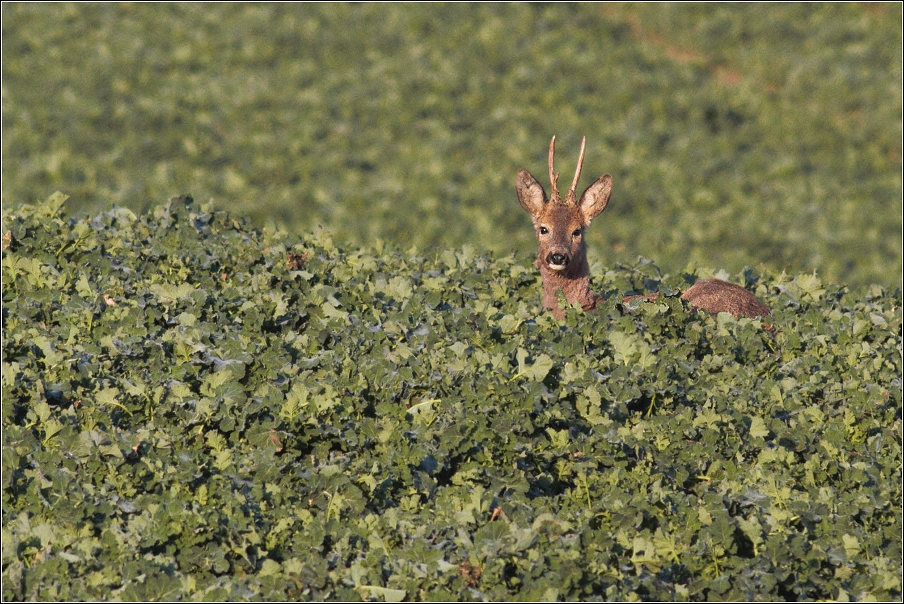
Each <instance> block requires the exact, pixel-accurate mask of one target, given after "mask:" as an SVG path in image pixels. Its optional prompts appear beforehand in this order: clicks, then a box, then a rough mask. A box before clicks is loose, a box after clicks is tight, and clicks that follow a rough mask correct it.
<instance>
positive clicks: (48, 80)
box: [0, 2, 904, 287]
mask: <svg viewBox="0 0 904 604" xmlns="http://www.w3.org/2000/svg"><path fill="white" fill-rule="evenodd" d="M2 11H3V15H2V16H3V36H2V46H3V47H2V50H3V52H2V67H3V120H2V128H3V132H2V134H3V136H2V171H3V180H2V185H0V189H2V196H3V203H4V204H21V203H32V202H35V201H36V200H38V199H43V198H44V197H47V196H48V195H50V194H51V193H53V192H54V191H57V190H59V191H65V192H67V193H68V194H70V195H72V197H73V200H72V201H73V203H74V206H73V207H74V208H82V209H86V210H88V211H91V212H96V211H101V210H103V209H107V208H108V207H109V205H110V204H111V203H117V204H120V205H123V206H126V207H129V208H130V209H132V211H134V212H141V211H146V210H147V209H148V208H149V207H151V206H152V205H155V204H157V203H159V201H160V200H161V199H167V198H168V197H170V196H172V195H178V194H181V193H184V192H186V191H191V192H193V193H194V194H195V197H196V198H197V199H199V200H204V201H207V200H210V199H214V200H216V202H217V204H218V206H219V207H222V208H224V209H228V210H230V211H233V212H234V213H236V214H239V215H242V216H248V217H250V219H251V220H253V223H254V224H255V225H256V226H258V227H262V226H263V225H265V224H266V223H267V221H268V220H273V221H275V222H276V223H277V224H285V225H287V226H288V227H289V228H290V229H291V230H293V231H295V232H308V231H311V230H314V229H315V228H316V227H317V226H318V225H323V226H324V227H325V228H327V229H328V230H329V231H330V232H331V233H332V234H333V236H334V237H335V240H336V241H337V242H343V244H344V245H350V246H352V247H361V246H367V247H371V246H374V245H376V244H377V241H378V240H379V239H382V240H384V241H392V242H398V243H396V245H397V246H399V247H404V248H406V249H407V247H408V246H411V245H416V246H417V247H418V248H419V249H421V250H424V249H430V248H434V247H440V248H444V249H445V248H461V247H463V246H464V245H466V244H473V245H475V246H477V248H478V249H481V250H488V251H493V252H495V253H501V254H508V253H511V251H512V250H519V253H521V254H527V253H528V252H529V251H532V250H533V246H534V241H533V236H532V231H531V229H530V228H529V226H528V225H529V223H528V221H527V218H526V216H524V215H523V213H522V212H521V210H520V209H519V207H518V204H517V201H516V198H515V191H514V179H515V174H516V172H517V170H518V169H519V168H526V169H529V170H531V171H533V172H534V174H542V173H544V171H545V169H544V166H545V160H546V147H547V145H548V144H549V139H550V137H551V136H552V135H553V134H556V135H558V143H559V157H560V159H559V164H558V165H559V166H560V169H561V170H562V172H563V174H565V175H566V176H563V178H567V176H568V175H570V174H571V173H572V172H571V171H572V170H573V169H574V168H573V166H574V162H575V160H576V156H577V152H578V148H579V146H580V140H581V137H582V136H585V135H586V136H587V144H588V147H587V161H586V163H585V167H584V172H585V178H584V183H585V186H586V184H588V183H590V182H592V179H594V178H596V177H598V176H600V175H602V174H603V173H607V172H608V173H610V174H612V176H613V179H614V189H613V198H612V199H613V201H612V203H611V204H610V206H609V208H608V209H607V210H606V213H605V214H604V215H603V216H602V217H600V218H599V219H598V220H597V224H596V225H594V229H593V231H592V235H591V236H590V238H589V241H590V245H591V257H594V258H601V259H603V262H604V263H605V264H606V265H607V266H613V265H615V264H617V263H619V262H621V263H625V262H634V261H635V260H636V258H637V257H638V256H639V255H642V256H644V257H648V258H654V259H655V260H656V262H657V264H658V265H659V266H661V267H662V269H663V270H664V271H667V272H670V273H673V274H675V273H678V272H680V271H685V270H691V269H692V268H693V267H695V266H710V267H720V268H724V269H726V270H728V271H729V272H731V273H737V272H740V271H741V270H742V268H743V267H744V266H754V267H757V268H761V269H762V270H766V271H772V272H780V271H782V270H787V271H788V272H790V273H792V274H797V273H800V272H812V271H814V270H815V271H818V273H819V274H820V276H822V277H823V279H825V280H826V281H829V282H834V283H846V284H848V285H850V286H865V285H869V284H871V283H879V284H880V285H882V286H886V287H887V286H892V287H893V286H899V285H900V280H901V271H902V253H901V250H902V248H901V229H902V220H901V219H902V212H901V198H902V187H901V173H902V164H901V137H902V130H901V113H902V94H904V92H902V75H901V65H902V60H901V57H902V33H901V32H902V21H901V14H902V12H901V5H900V4H899V3H888V4H875V5H874V4H866V3H860V4H834V3H833V4H816V3H808V4H787V5H768V6H767V5H764V4H746V5H745V4H720V5H713V4H680V3H671V4H667V5H663V4H660V3H651V4H604V5H599V4H593V3H588V4H564V3H547V4H480V5H469V4H461V3H452V4H447V5H437V4H423V5H420V4H415V5H383V4H276V3H258V4H252V3H247V4H245V3H243V4H234V5H229V6H215V5H200V4H199V5H192V4H144V3H109V4H94V5H92V4H87V3H80V4H62V3H12V2H7V3H4V4H3V7H2ZM402 242H404V243H402ZM689 266H690V267H691V269H689V268H688V267H689Z"/></svg>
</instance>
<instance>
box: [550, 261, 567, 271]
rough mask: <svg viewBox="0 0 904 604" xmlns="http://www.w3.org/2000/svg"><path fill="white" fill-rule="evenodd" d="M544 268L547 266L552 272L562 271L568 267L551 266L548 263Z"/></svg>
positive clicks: (561, 265) (551, 264)
mask: <svg viewBox="0 0 904 604" xmlns="http://www.w3.org/2000/svg"><path fill="white" fill-rule="evenodd" d="M546 266H548V267H549V268H550V269H552V270H554V271H564V270H565V267H566V266H568V265H567V264H553V263H551V262H550V263H549V264H547V265H546Z"/></svg>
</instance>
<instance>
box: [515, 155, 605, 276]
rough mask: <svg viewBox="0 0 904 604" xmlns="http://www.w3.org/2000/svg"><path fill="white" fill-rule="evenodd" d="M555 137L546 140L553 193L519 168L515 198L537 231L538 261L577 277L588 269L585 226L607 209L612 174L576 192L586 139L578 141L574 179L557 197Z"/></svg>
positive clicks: (546, 266) (547, 266) (548, 267)
mask: <svg viewBox="0 0 904 604" xmlns="http://www.w3.org/2000/svg"><path fill="white" fill-rule="evenodd" d="M555 145H556V137H552V140H551V141H550V143H549V181H550V184H551V187H552V195H551V196H547V195H546V191H545V190H544V189H543V186H542V185H540V183H539V182H537V179H536V178H534V176H533V175H532V174H531V173H530V172H528V171H527V170H519V171H518V179H517V183H516V187H517V189H518V201H519V202H520V203H521V207H522V208H524V209H525V210H527V212H528V214H530V217H531V220H532V221H533V223H534V229H535V231H536V233H537V244H538V248H539V254H538V257H537V265H538V266H539V267H540V268H541V269H543V268H546V269H548V270H550V271H554V272H557V273H561V274H562V275H564V276H568V277H572V278H574V277H579V276H581V273H582V272H584V273H586V272H587V271H589V268H588V267H587V253H586V252H587V246H586V244H585V243H584V229H586V228H587V227H588V226H590V222H591V221H592V220H593V219H594V218H596V217H597V216H599V215H600V213H601V212H602V211H603V210H605V209H606V204H608V203H609V196H610V194H611V193H612V177H611V176H609V175H608V174H606V175H605V176H601V177H600V178H598V179H597V180H596V181H595V182H594V183H593V184H591V185H590V186H589V187H587V189H586V190H584V192H583V193H582V194H581V197H580V199H577V198H576V196H575V190H576V188H577V186H578V180H579V179H580V177H581V167H582V165H583V163H584V149H585V148H586V145H587V139H586V138H584V140H583V141H581V154H580V156H579V157H578V165H577V169H576V170H575V173H574V180H573V181H572V182H571V188H570V189H569V190H568V194H567V195H565V199H562V198H561V197H559V191H558V189H557V187H556V182H557V181H558V178H559V175H558V174H556V172H555V170H554V168H553V156H554V155H555Z"/></svg>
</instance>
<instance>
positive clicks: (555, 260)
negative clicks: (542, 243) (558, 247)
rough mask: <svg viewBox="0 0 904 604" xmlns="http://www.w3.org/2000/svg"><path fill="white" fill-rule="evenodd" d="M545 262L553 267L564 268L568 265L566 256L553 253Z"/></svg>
mask: <svg viewBox="0 0 904 604" xmlns="http://www.w3.org/2000/svg"><path fill="white" fill-rule="evenodd" d="M546 262H548V263H549V264H552V265H555V266H565V265H567V264H568V255H567V254H560V253H559V252H555V253H554V254H550V255H549V256H547V257H546Z"/></svg>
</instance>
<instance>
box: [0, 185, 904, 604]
mask: <svg viewBox="0 0 904 604" xmlns="http://www.w3.org/2000/svg"><path fill="white" fill-rule="evenodd" d="M64 199H65V198H64V197H63V196H62V195H55V196H53V197H51V198H50V199H49V200H48V201H47V202H44V203H41V204H38V205H35V206H28V205H23V206H19V207H17V208H15V209H14V210H9V209H4V214H3V233H4V234H5V236H4V239H3V261H2V266H3V273H2V276H3V380H2V386H3V391H2V393H3V401H2V422H3V462H2V463H3V467H2V470H3V472H2V475H3V523H2V524H3V548H2V551H3V560H2V567H3V575H2V577H3V591H4V593H3V597H4V599H8V600H14V599H15V600H21V599H42V600H63V599H71V600H90V599H110V598H122V599H127V600H164V599H166V600H170V599H177V598H180V599H203V600H224V599H229V600H243V599H261V600H287V599H288V600H292V599H303V600H322V599H328V600H358V599H374V600H399V599H403V598H404V599H409V600H497V601H504V600H528V601H536V600H541V599H557V598H558V599H571V600H581V599H621V600H624V599H634V598H641V599H654V600H683V599H687V600H707V599H710V600H712V599H717V600H752V599H762V600H783V599H784V600H797V599H843V598H846V597H848V598H856V599H866V598H871V597H872V598H877V599H893V598H900V597H901V576H900V566H901V559H902V558H901V540H900V535H901V530H902V524H901V496H902V494H901V480H900V468H901V441H900V431H901V424H900V422H901V325H902V323H901V293H900V291H899V290H895V291H888V290H883V289H882V288H880V287H878V286H874V287H872V288H870V289H868V290H865V289H861V290H857V291H848V290H847V289H846V288H844V287H839V286H835V285H829V284H824V283H822V282H820V281H819V280H818V279H816V278H815V277H813V276H812V275H806V274H804V275H798V276H796V277H793V278H791V277H788V276H786V275H784V274H773V273H767V274H765V275H762V276H756V275H754V274H752V273H748V274H747V275H745V276H741V277H738V279H739V280H743V279H747V280H748V282H749V285H750V287H751V288H753V289H754V290H755V291H756V293H757V295H758V296H760V297H761V298H762V299H763V300H764V301H765V302H766V303H767V304H768V305H769V306H770V307H771V308H773V309H774V316H773V317H771V318H770V319H769V322H768V325H763V324H762V323H760V322H759V321H752V320H748V319H742V320H735V319H733V318H731V317H730V316H727V315H720V316H716V317H714V316H711V315H706V314H688V313H687V312H686V309H685V308H684V307H683V304H682V302H681V300H680V298H679V297H678V294H677V291H678V290H679V289H680V288H682V287H684V285H685V284H686V282H687V280H688V279H691V278H692V277H691V276H685V275H679V276H669V275H666V276H664V277H663V276H661V275H660V274H659V272H658V269H657V268H656V267H655V266H654V265H652V264H651V263H646V262H643V263H640V264H639V265H638V266H636V267H622V268H617V269H613V270H611V271H609V272H605V273H604V272H603V271H602V270H596V271H595V274H596V275H598V278H597V280H596V282H595V283H594V286H595V288H596V290H597V291H600V292H613V293H614V292H624V291H627V290H629V289H639V290H648V289H649V288H651V287H658V288H659V291H660V292H662V294H661V296H660V299H659V301H658V302H657V303H646V304H640V305H639V306H638V307H637V308H627V309H626V308H623V307H621V306H619V305H617V304H616V303H615V298H613V299H612V301H610V303H609V304H608V305H607V306H606V307H605V308H603V309H601V310H600V311H598V312H595V313H589V314H586V315H585V314H583V313H581V312H580V311H572V312H570V313H568V315H567V317H566V320H565V321H564V322H562V323H558V322H556V321H554V320H553V319H552V318H551V317H550V316H549V315H548V314H545V313H540V312H539V298H540V292H539V283H538V277H537V275H536V273H535V269H534V268H533V267H532V266H530V265H529V264H528V263H525V262H522V261H520V260H516V259H515V258H514V257H513V256H496V257H488V256H485V255H483V254H478V253H476V252H475V249H476V248H475V247H473V246H471V247H464V248H461V249H458V250H445V251H442V252H439V253H438V254H437V255H435V256H432V257H431V256H427V257H425V256H421V255H417V254H415V253H412V252H401V251H397V250H391V249H382V248H379V249H375V250H355V249H343V248H340V247H337V246H335V245H334V244H333V243H331V242H330V240H329V238H328V237H327V236H326V235H324V234H318V235H313V236H305V237H303V238H301V239H300V240H299V238H297V237H292V236H289V235H286V234H285V233H282V232H274V231H273V230H272V229H268V230H265V231H263V232H259V231H255V230H252V229H249V228H246V227H245V226H243V225H242V224H240V223H239V222H238V221H236V220H235V219H233V218H231V217H230V216H229V215H227V214H225V213H222V212H217V211H214V210H213V209H212V208H211V207H210V206H209V205H198V204H195V203H193V202H191V201H190V200H186V199H173V200H171V201H170V202H169V204H167V205H165V206H163V207H158V208H156V209H154V210H153V211H151V212H149V213H146V214H143V215H140V216H136V215H135V214H133V213H132V212H131V211H129V210H125V209H120V208H115V209H112V210H110V211H107V212H103V213H100V214H98V215H97V216H95V217H93V218H90V219H81V218H72V217H69V216H67V215H66V214H65V213H63V212H62V207H61V206H62V204H63V202H64ZM597 268H598V269H599V267H597Z"/></svg>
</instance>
